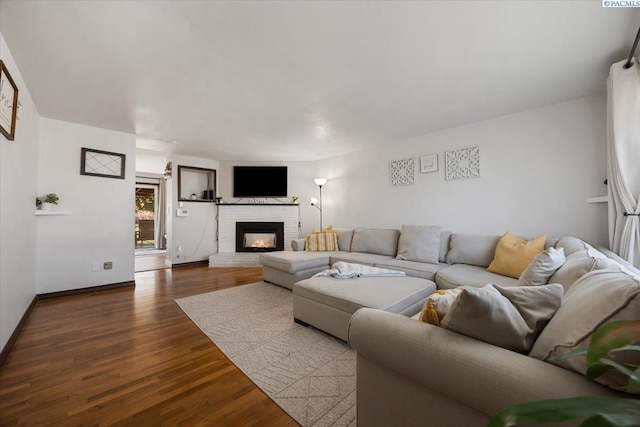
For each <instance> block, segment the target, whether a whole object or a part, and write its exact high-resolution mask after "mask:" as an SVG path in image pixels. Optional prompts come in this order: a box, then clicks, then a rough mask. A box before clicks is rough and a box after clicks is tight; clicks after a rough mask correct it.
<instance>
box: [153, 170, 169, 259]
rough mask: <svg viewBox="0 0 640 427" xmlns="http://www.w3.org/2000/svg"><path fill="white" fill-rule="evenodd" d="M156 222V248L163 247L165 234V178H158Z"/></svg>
mask: <svg viewBox="0 0 640 427" xmlns="http://www.w3.org/2000/svg"><path fill="white" fill-rule="evenodd" d="M156 203H157V205H158V206H157V213H156V223H155V227H156V229H155V235H156V245H155V246H156V249H165V242H164V235H165V234H166V232H167V231H166V221H167V180H166V179H162V178H160V179H159V190H158V200H156Z"/></svg>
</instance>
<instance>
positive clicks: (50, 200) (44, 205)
mask: <svg viewBox="0 0 640 427" xmlns="http://www.w3.org/2000/svg"><path fill="white" fill-rule="evenodd" d="M59 201H60V198H59V197H58V195H57V194H56V193H49V194H46V195H44V196H42V197H38V198H36V206H38V207H40V209H42V210H43V211H50V210H52V209H53V205H57V204H58V202H59Z"/></svg>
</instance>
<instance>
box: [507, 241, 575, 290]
mask: <svg viewBox="0 0 640 427" xmlns="http://www.w3.org/2000/svg"><path fill="white" fill-rule="evenodd" d="M566 260H567V259H566V258H565V256H564V249H562V248H560V249H556V248H547V249H546V250H545V251H543V252H540V253H539V254H538V255H536V256H535V257H534V258H533V260H532V261H531V262H530V263H529V265H528V266H527V268H525V270H524V271H523V272H522V274H521V275H520V278H519V279H518V285H519V286H541V285H546V284H547V283H548V282H549V278H550V277H551V276H553V274H554V273H555V272H556V271H557V270H558V269H559V268H560V267H562V265H563V264H564V262H565V261H566Z"/></svg>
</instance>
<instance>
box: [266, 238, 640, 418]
mask: <svg viewBox="0 0 640 427" xmlns="http://www.w3.org/2000/svg"><path fill="white" fill-rule="evenodd" d="M334 231H335V232H337V234H338V249H339V250H338V251H334V252H307V251H304V240H296V241H294V242H292V248H293V249H294V250H292V251H285V252H271V253H265V254H263V255H261V257H260V260H261V263H262V265H263V271H264V279H265V280H266V281H268V282H271V283H275V284H278V285H280V286H284V287H287V288H290V289H292V290H293V294H294V295H293V296H294V316H296V317H304V316H305V315H307V313H311V315H310V317H309V319H311V321H310V322H305V323H310V324H311V325H313V326H316V327H319V328H320V329H324V330H325V331H327V332H329V333H332V334H333V335H335V336H338V337H340V338H342V339H345V340H348V341H349V344H350V345H351V346H352V347H353V348H354V349H356V350H357V354H358V356H357V370H358V372H357V405H358V425H360V426H386V425H421V424H425V425H439V426H461V425H464V426H476V425H477V426H480V425H486V422H487V420H488V419H489V418H490V417H491V416H492V415H494V414H496V413H497V412H498V411H499V410H500V409H502V408H504V407H507V406H510V405H513V404H515V403H519V402H524V401H530V400H539V399H552V398H561V397H573V396H581V395H616V392H613V391H612V390H610V389H609V388H606V387H603V386H601V385H598V384H595V383H589V382H587V381H586V380H585V378H584V376H583V375H582V374H583V373H584V372H583V371H582V370H581V369H583V368H584V367H581V366H580V364H579V362H576V363H577V365H576V366H573V365H567V366H563V367H560V366H556V365H554V364H552V363H556V364H558V363H557V362H553V361H552V362H551V363H550V362H549V361H548V357H549V354H551V353H553V351H563V349H566V348H569V347H571V346H574V345H585V344H588V340H590V333H591V332H592V330H593V329H595V327H597V326H598V325H600V324H602V323H604V322H606V321H611V320H628V319H633V320H638V319H640V271H638V270H636V269H634V268H633V266H631V265H630V264H628V263H626V262H625V261H623V260H621V259H620V258H618V257H617V256H616V255H615V254H613V253H611V252H610V251H608V250H606V249H604V248H599V250H598V249H596V248H594V247H592V246H591V245H589V244H588V243H586V242H584V241H582V240H581V239H578V238H576V237H571V236H565V237H562V238H560V239H547V241H546V243H545V247H552V246H553V247H555V248H562V249H563V251H564V255H565V256H566V261H565V262H564V264H563V265H562V267H560V269H558V270H557V271H556V272H555V273H554V274H553V275H552V276H551V278H550V279H549V283H560V284H561V285H562V286H563V287H564V289H565V301H563V303H562V305H561V306H560V309H559V311H558V312H557V313H556V315H555V316H554V317H553V318H552V319H551V321H550V322H549V324H548V325H547V327H546V328H545V329H544V330H543V331H542V334H541V335H540V338H539V339H538V340H537V341H536V342H535V343H534V348H533V350H532V353H531V354H530V355H526V354H520V353H517V352H514V351H510V350H506V349H503V348H500V347H497V346H494V345H491V344H488V343H486V342H482V341H479V340H477V339H474V338H470V337H468V336H464V335H461V334H458V333H456V332H452V331H450V330H447V329H444V328H441V327H437V326H434V325H430V324H426V323H423V322H420V321H417V320H415V318H416V317H417V316H413V317H414V319H412V318H411V316H412V315H414V314H415V313H418V315H419V310H420V306H421V305H422V304H423V302H424V300H425V299H426V298H427V297H428V295H427V294H429V293H430V292H432V290H433V289H434V287H435V286H436V285H437V288H438V289H451V288H455V287H458V286H474V287H482V286H485V285H486V284H488V283H495V284H498V285H501V286H503V287H510V286H518V285H519V283H518V280H517V279H514V278H511V277H506V276H502V275H499V274H495V273H491V272H488V271H487V266H488V265H489V264H490V263H491V261H492V259H493V257H494V253H495V249H496V245H497V243H498V241H499V239H500V237H501V236H483V235H472V234H461V233H451V232H448V231H441V232H440V242H439V248H437V249H438V254H437V262H429V263H427V262H418V261H408V260H403V259H397V258H396V256H397V254H398V240H399V237H400V232H399V231H398V230H375V229H362V228H361V229H334ZM337 261H346V262H351V263H361V264H365V265H370V266H376V267H381V268H387V269H393V270H400V271H404V272H405V273H406V274H407V276H409V278H410V279H416V280H417V281H416V282H414V283H413V285H414V286H409V285H406V288H405V289H402V290H398V289H395V291H394V292H395V294H393V295H390V294H385V295H383V294H380V293H379V292H381V291H379V290H376V289H377V288H384V285H382V283H383V282H384V283H386V284H387V288H392V287H394V286H395V284H396V283H398V281H396V280H398V278H373V279H363V280H361V279H350V280H341V281H339V282H341V283H337V280H336V279H333V280H332V279H327V278H315V279H313V280H311V281H309V280H308V279H309V278H310V277H311V276H313V275H314V274H316V273H318V272H320V271H322V270H325V269H328V268H329V267H330V265H332V264H333V263H335V262H337ZM434 261H435V259H434ZM318 279H326V280H318ZM375 279H377V281H375V286H374V287H372V286H371V280H375ZM430 284H433V287H432V286H430ZM574 284H575V287H574ZM403 292H405V293H406V294H407V295H409V294H411V295H410V298H409V297H407V296H406V295H405V296H403V295H399V294H402V293H403ZM585 292H587V293H586V294H585ZM588 292H593V293H594V294H593V295H590V294H588ZM371 293H373V294H377V295H378V296H375V297H373V298H362V297H359V295H360V296H361V295H367V294H371ZM605 293H611V294H610V295H609V296H607V295H605V296H604V303H603V300H602V299H601V298H600V296H601V295H604V294H605ZM585 295H587V296H585ZM296 301H297V304H298V308H299V309H298V312H296ZM394 301H395V302H394ZM397 301H401V302H402V303H403V304H402V307H401V308H398V306H397V305H398V304H397ZM354 313H355V314H354ZM352 315H353V316H352ZM303 320H304V319H303ZM579 333H581V334H582V335H580V336H579V338H578V337H577V336H578V335H576V334H579ZM563 334H565V335H566V336H563ZM563 340H564V341H563ZM544 346H547V347H549V348H551V349H552V350H553V351H551V352H549V354H547V355H544V354H545V353H544V352H543V350H541V349H537V350H536V347H544ZM535 352H537V353H538V354H537V355H536V354H534V353H535ZM532 356H533V357H532ZM563 363H564V362H563ZM571 363H574V362H571ZM574 364H575V363H574ZM565 368H566V369H565ZM576 371H577V372H576ZM581 373H582V374H581Z"/></svg>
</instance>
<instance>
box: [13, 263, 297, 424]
mask: <svg viewBox="0 0 640 427" xmlns="http://www.w3.org/2000/svg"><path fill="white" fill-rule="evenodd" d="M261 279H262V270H261V269H260V268H208V267H206V266H194V267H185V268H178V269H174V270H157V271H148V272H143V273H136V287H135V289H126V288H125V289H116V290H111V291H103V292H96V293H92V294H84V295H74V296H68V297H61V298H56V299H51V300H44V301H39V302H38V303H37V305H36V307H35V309H34V311H33V312H32V314H31V316H30V318H29V320H28V322H27V324H26V326H25V328H24V329H23V332H22V334H21V335H20V337H19V338H18V340H17V342H16V344H15V346H14V347H13V350H12V351H11V353H10V354H9V357H8V359H7V361H6V363H5V364H4V365H3V366H1V367H0V425H1V426H11V425H29V426H31V425H136V426H159V425H242V426H245V425H246V426H251V425H260V426H295V425H297V423H296V422H295V421H294V420H293V419H292V418H291V417H289V416H288V415H287V414H286V413H285V412H284V411H283V410H282V409H280V407H279V406H277V405H276V404H275V403H274V402H273V401H272V400H271V399H269V397H267V395H266V394H264V393H263V392H262V391H261V390H260V389H258V388H257V387H256V386H255V385H254V384H253V383H252V382H251V381H250V380H249V379H248V378H247V377H246V376H245V375H244V374H243V373H242V372H241V371H240V370H239V369H238V368H236V367H235V365H233V364H232V363H231V362H229V360H228V359H227V358H226V356H224V354H223V353H222V352H221V351H220V350H218V348H217V347H216V346H215V345H214V344H213V343H212V342H211V341H210V340H209V339H208V338H207V337H206V336H205V335H204V334H203V333H202V332H201V331H200V329H198V328H197V327H196V326H195V325H194V324H193V323H192V322H191V320H189V318H188V317H187V316H186V315H185V314H184V313H183V312H182V310H181V309H180V308H179V307H178V305H177V304H175V303H174V301H173V300H174V299H175V298H180V297H185V296H189V295H196V294H200V293H204V292H210V291H213V290H217V289H223V288H228V287H232V286H238V285H243V284H247V283H253V282H257V281H259V280H261Z"/></svg>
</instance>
